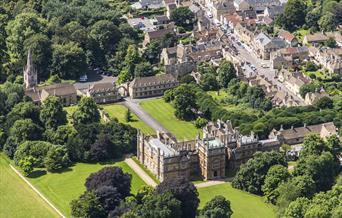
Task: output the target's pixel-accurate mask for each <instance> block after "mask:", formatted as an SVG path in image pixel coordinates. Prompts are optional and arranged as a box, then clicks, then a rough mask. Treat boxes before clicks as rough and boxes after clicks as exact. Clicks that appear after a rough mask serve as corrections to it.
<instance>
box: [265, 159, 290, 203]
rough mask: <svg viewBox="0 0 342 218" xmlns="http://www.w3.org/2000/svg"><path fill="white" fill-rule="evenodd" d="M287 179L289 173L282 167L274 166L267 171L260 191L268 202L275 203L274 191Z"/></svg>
mask: <svg viewBox="0 0 342 218" xmlns="http://www.w3.org/2000/svg"><path fill="white" fill-rule="evenodd" d="M289 178H290V173H289V172H288V170H287V168H286V167H284V166H283V165H274V166H272V167H271V168H270V169H269V170H268V172H267V174H266V178H265V182H264V185H263V186H262V191H263V193H264V195H265V197H266V199H267V201H268V202H271V203H273V204H275V203H276V200H277V197H278V193H277V192H276V191H275V190H276V189H277V188H278V186H279V185H280V184H281V183H283V182H286V181H287V180H288V179H289Z"/></svg>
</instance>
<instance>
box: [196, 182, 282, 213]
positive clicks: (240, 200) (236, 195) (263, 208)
mask: <svg viewBox="0 0 342 218" xmlns="http://www.w3.org/2000/svg"><path fill="white" fill-rule="evenodd" d="M198 192H199V198H200V200H201V202H200V208H203V206H204V205H205V203H206V202H208V201H210V200H211V199H212V198H213V197H215V196H216V195H222V196H224V197H225V198H226V199H228V200H229V201H230V202H231V207H232V210H233V212H234V213H233V218H250V217H253V218H274V217H275V216H276V215H275V213H274V207H273V206H272V205H270V204H266V203H265V202H264V199H263V198H262V197H259V196H256V195H252V194H249V193H246V192H243V191H241V190H238V189H234V188H233V187H232V186H231V185H230V183H224V184H221V185H215V186H210V187H206V188H199V189H198Z"/></svg>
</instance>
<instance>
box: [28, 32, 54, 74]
mask: <svg viewBox="0 0 342 218" xmlns="http://www.w3.org/2000/svg"><path fill="white" fill-rule="evenodd" d="M24 51H25V54H27V53H28V52H29V51H30V52H31V54H32V61H33V64H34V67H35V68H36V69H37V71H38V78H39V80H44V79H47V78H48V77H49V75H50V69H49V66H50V64H51V57H52V47H51V40H50V39H49V37H47V36H46V35H45V34H42V33H39V34H35V35H32V36H31V37H30V38H28V39H26V40H25V41H24Z"/></svg>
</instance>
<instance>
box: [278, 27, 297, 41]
mask: <svg viewBox="0 0 342 218" xmlns="http://www.w3.org/2000/svg"><path fill="white" fill-rule="evenodd" d="M278 36H279V37H280V38H282V39H284V40H286V41H288V42H291V41H292V40H293V39H295V38H296V37H295V36H294V35H293V34H291V33H290V32H288V31H286V30H280V31H279V33H278Z"/></svg>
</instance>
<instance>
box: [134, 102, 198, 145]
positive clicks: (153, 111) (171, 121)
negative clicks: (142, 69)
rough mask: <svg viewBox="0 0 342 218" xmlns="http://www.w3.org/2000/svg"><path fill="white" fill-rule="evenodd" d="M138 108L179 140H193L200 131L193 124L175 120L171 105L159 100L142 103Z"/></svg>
mask: <svg viewBox="0 0 342 218" xmlns="http://www.w3.org/2000/svg"><path fill="white" fill-rule="evenodd" d="M140 106H141V107H142V108H143V109H144V110H145V111H146V112H147V113H149V114H150V115H151V116H152V117H153V118H154V119H156V120H157V121H158V122H159V123H160V124H161V125H162V126H164V127H165V128H166V129H167V130H168V131H170V132H171V133H172V134H173V135H175V136H176V138H177V139H179V140H184V139H188V140H191V139H195V137H196V135H197V134H198V133H199V131H200V130H198V129H197V128H196V127H195V125H194V124H193V123H191V122H186V121H182V120H179V119H177V118H176V117H175V115H174V112H175V109H174V108H173V107H172V105H171V104H169V103H166V102H165V101H164V100H163V99H161V98H159V99H152V100H146V101H142V102H141V103H140Z"/></svg>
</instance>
